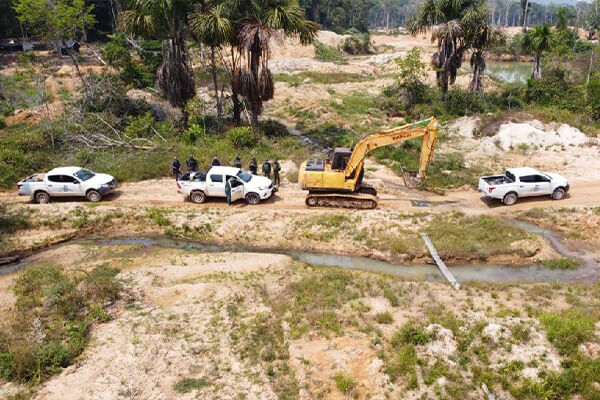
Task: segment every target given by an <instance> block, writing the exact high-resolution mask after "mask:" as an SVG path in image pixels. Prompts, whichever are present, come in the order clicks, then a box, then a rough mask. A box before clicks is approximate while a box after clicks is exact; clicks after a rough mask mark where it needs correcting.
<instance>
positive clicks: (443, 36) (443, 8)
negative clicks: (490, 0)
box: [408, 0, 487, 93]
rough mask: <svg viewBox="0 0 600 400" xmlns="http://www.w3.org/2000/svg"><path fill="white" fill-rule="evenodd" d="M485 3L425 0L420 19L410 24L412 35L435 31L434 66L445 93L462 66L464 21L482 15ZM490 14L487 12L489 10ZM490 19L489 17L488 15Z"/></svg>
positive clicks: (479, 0) (433, 35) (483, 0)
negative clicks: (475, 14) (473, 14)
mask: <svg viewBox="0 0 600 400" xmlns="http://www.w3.org/2000/svg"><path fill="white" fill-rule="evenodd" d="M484 2H485V0H425V2H424V3H423V5H422V6H421V8H420V9H419V11H418V13H417V16H416V17H415V18H414V19H412V20H410V21H409V24H408V29H409V31H410V32H411V33H412V34H417V33H424V32H427V31H431V40H432V41H437V47H438V49H437V51H436V52H435V53H434V54H433V57H432V64H433V66H434V67H435V69H436V76H437V81H438V85H439V86H440V87H441V88H442V91H443V92H444V93H445V92H447V91H448V86H449V85H452V84H454V81H455V80H456V75H457V72H458V69H459V68H460V66H461V65H462V60H463V55H464V52H465V51H466V49H467V46H466V45H465V31H464V28H463V26H462V25H461V23H462V21H463V19H469V18H474V17H473V16H470V14H472V13H480V12H481V9H482V7H483V6H484ZM486 13H487V11H486ZM486 17H487V14H486Z"/></svg>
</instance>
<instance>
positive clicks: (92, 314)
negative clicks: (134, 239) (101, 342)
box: [0, 264, 121, 384]
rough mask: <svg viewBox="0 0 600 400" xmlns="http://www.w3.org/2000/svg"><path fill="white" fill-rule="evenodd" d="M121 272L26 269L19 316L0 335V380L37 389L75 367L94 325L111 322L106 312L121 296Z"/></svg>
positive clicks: (18, 290) (19, 288)
mask: <svg viewBox="0 0 600 400" xmlns="http://www.w3.org/2000/svg"><path fill="white" fill-rule="evenodd" d="M117 273H118V270H116V269H114V268H111V267H109V266H107V265H100V266H97V267H96V268H94V269H93V270H92V271H90V272H88V273H86V274H84V275H83V276H67V275H66V274H65V273H64V272H62V270H61V269H60V268H59V267H58V266H56V265H52V264H44V265H39V266H29V267H27V268H25V269H24V270H23V271H22V272H21V273H20V275H19V276H18V277H17V279H16V281H15V284H14V287H13V291H14V294H15V296H16V301H15V313H14V314H13V315H12V317H11V318H10V319H9V320H8V321H6V323H5V324H4V326H3V327H2V331H0V377H2V378H3V379H6V380H10V381H18V382H30V383H34V384H35V383H39V382H42V381H43V380H45V379H47V378H48V377H50V376H51V375H53V374H55V373H58V372H60V370H61V369H62V368H64V367H67V366H69V365H71V364H72V363H73V362H74V361H75V359H76V357H77V356H79V354H81V352H82V351H83V350H84V348H85V346H86V344H87V342H88V337H89V331H90V327H91V325H92V324H93V323H95V322H96V321H106V320H108V319H110V316H109V315H108V314H107V313H106V311H105V310H106V307H107V306H108V305H110V304H111V303H112V302H113V301H115V300H116V299H117V298H118V296H119V293H120V291H121V282H120V281H118V280H117V279H116V278H115V276H116V275H117Z"/></svg>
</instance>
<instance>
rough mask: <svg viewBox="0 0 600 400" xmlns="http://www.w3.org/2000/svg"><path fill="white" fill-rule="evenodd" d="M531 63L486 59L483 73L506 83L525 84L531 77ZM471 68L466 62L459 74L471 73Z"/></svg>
mask: <svg viewBox="0 0 600 400" xmlns="http://www.w3.org/2000/svg"><path fill="white" fill-rule="evenodd" d="M532 68H533V64H532V63H528V62H522V61H487V62H486V68H485V74H486V75H488V76H490V77H492V78H494V79H498V80H499V81H502V82H506V83H522V84H526V83H527V79H529V78H530V77H531V70H532ZM472 73H473V70H472V69H471V66H470V65H469V63H468V62H465V63H463V64H462V66H461V68H460V74H461V75H469V76H470V75H471V74H472Z"/></svg>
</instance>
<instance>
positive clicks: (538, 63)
mask: <svg viewBox="0 0 600 400" xmlns="http://www.w3.org/2000/svg"><path fill="white" fill-rule="evenodd" d="M531 78H532V79H541V78H542V55H541V54H536V55H535V56H534V58H533V71H532V72H531Z"/></svg>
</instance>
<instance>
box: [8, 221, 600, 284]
mask: <svg viewBox="0 0 600 400" xmlns="http://www.w3.org/2000/svg"><path fill="white" fill-rule="evenodd" d="M513 223H514V224H515V225H516V226H518V227H519V228H521V229H523V230H525V231H527V232H530V233H533V234H536V235H541V236H543V237H544V238H545V239H546V240H548V241H549V242H550V243H551V244H552V246H553V247H554V249H555V250H556V251H557V252H558V253H559V254H561V255H562V256H564V257H574V258H577V259H579V260H580V261H581V265H580V267H578V268H577V269H573V270H561V269H551V268H548V267H546V266H543V265H538V264H534V265H530V266H526V267H514V266H506V265H493V264H468V265H453V266H451V267H450V270H451V272H452V274H453V275H454V276H455V277H456V279H457V280H458V281H459V282H465V281H481V282H553V281H562V282H595V281H597V280H598V279H599V278H600V268H599V266H598V262H597V261H596V260H595V259H594V257H593V256H592V255H591V254H589V253H588V252H587V251H585V250H579V251H578V252H572V251H571V250H569V249H568V248H567V247H566V246H565V245H564V244H563V243H562V242H561V241H560V240H559V239H558V237H557V236H556V235H555V234H554V233H553V232H552V231H550V230H546V229H543V228H540V227H539V226H536V225H534V224H530V223H527V222H523V221H513ZM68 243H79V244H87V245H96V246H114V245H123V244H127V245H139V246H143V247H159V248H172V249H184V250H190V251H199V252H214V253H217V252H251V253H263V254H266V253H271V254H272V253H276V254H286V255H289V256H290V257H292V258H294V259H296V260H298V261H301V262H303V263H306V264H310V265H313V266H319V267H339V268H346V269H352V270H364V271H371V272H378V273H384V274H389V275H393V276H396V277H400V278H403V279H407V280H426V281H436V280H443V279H444V278H443V276H442V274H441V273H440V272H439V270H438V269H437V267H436V266H435V265H428V264H421V265H419V264H391V263H387V262H385V261H380V260H376V259H373V258H369V257H361V256H346V255H337V254H327V253H316V252H306V251H297V250H285V249H277V248H255V247H241V246H233V245H217V244H207V243H202V242H194V241H188V240H183V239H171V238H166V237H121V238H110V239H106V238H86V239H75V240H72V241H70V242H68ZM63 245H64V244H63ZM58 246H61V245H58ZM29 263H30V261H29V259H28V258H24V259H22V260H21V261H19V262H17V263H14V264H11V265H7V266H5V267H1V268H0V275H4V274H9V273H12V272H15V271H18V270H19V269H21V268H23V267H25V266H26V265H28V264H29Z"/></svg>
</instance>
